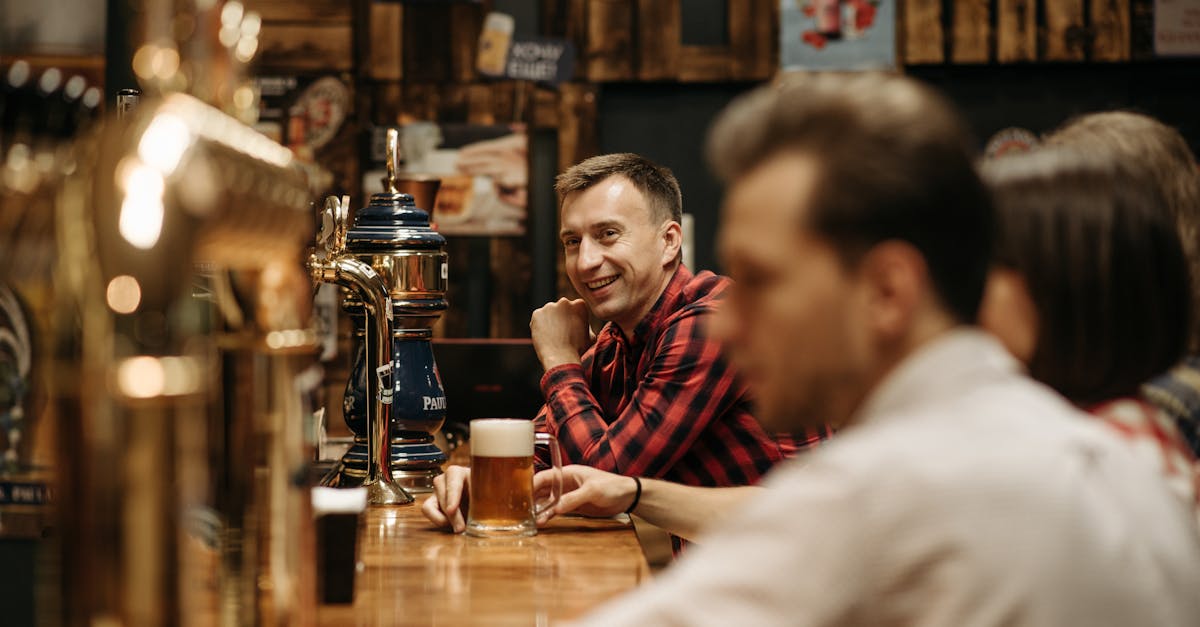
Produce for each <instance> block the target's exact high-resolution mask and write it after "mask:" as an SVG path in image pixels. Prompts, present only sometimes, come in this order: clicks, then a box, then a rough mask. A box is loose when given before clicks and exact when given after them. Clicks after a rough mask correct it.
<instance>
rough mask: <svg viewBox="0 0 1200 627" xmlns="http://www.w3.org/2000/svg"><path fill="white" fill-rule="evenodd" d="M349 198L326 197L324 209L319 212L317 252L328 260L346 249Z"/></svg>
mask: <svg viewBox="0 0 1200 627" xmlns="http://www.w3.org/2000/svg"><path fill="white" fill-rule="evenodd" d="M349 216H350V197H349V196H342V197H341V198H338V197H337V196H326V197H325V208H324V209H322V210H321V230H320V232H319V233H317V250H319V251H322V252H324V253H325V258H326V259H330V258H332V257H336V256H337V255H340V254H341V253H342V251H343V250H345V249H346V231H347V230H348V229H349V228H350V226H349Z"/></svg>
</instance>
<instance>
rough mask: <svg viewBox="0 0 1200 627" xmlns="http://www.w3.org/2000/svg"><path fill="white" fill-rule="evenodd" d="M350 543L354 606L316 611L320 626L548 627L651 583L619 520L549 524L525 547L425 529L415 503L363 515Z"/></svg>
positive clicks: (634, 540)
mask: <svg viewBox="0 0 1200 627" xmlns="http://www.w3.org/2000/svg"><path fill="white" fill-rule="evenodd" d="M358 537H359V547H358V555H359V560H360V561H361V562H362V564H363V566H364V567H365V568H364V569H363V570H362V572H360V573H358V576H357V578H356V581H355V596H354V603H353V604H352V605H322V606H320V607H319V608H318V611H317V623H318V624H319V625H325V626H329V627H333V626H338V627H342V626H344V625H413V626H416V625H422V626H425V625H463V626H470V625H487V626H489V627H490V626H493V625H544V624H556V623H558V622H561V621H563V620H567V619H570V618H575V617H578V616H580V615H581V614H583V613H585V612H586V611H587V610H589V609H592V608H594V607H595V606H596V605H598V604H600V603H602V602H604V601H606V600H608V599H611V598H612V597H614V596H616V595H618V594H620V593H621V592H624V591H626V590H628V589H630V588H633V587H636V586H637V585H639V584H641V583H642V582H644V581H646V580H648V579H649V577H650V571H649V567H648V566H647V565H646V560H645V558H644V557H643V555H642V551H641V548H640V546H639V545H638V542H637V537H636V536H635V535H634V531H633V526H632V525H631V524H629V523H628V522H625V521H619V520H593V519H585V518H558V519H555V520H552V521H551V522H550V524H549V526H548V527H546V528H544V529H542V530H541V531H540V532H539V533H538V535H537V536H534V537H532V538H523V539H513V540H489V539H479V538H470V537H466V536H463V535H454V534H449V533H446V532H444V531H441V530H439V529H435V528H433V527H432V525H431V524H430V523H429V522H428V521H427V520H425V518H424V517H423V516H422V515H421V513H420V509H419V504H418V505H410V506H405V507H395V508H371V509H369V510H368V511H367V513H366V515H365V516H363V519H362V522H361V524H360V529H359V536H358Z"/></svg>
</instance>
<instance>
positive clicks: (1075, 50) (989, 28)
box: [897, 0, 1133, 65]
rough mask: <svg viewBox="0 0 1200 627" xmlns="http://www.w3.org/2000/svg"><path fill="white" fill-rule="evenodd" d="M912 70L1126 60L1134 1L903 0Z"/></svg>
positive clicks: (903, 48)
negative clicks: (939, 66)
mask: <svg viewBox="0 0 1200 627" xmlns="http://www.w3.org/2000/svg"><path fill="white" fill-rule="evenodd" d="M900 9H901V17H900V21H899V23H898V26H897V28H898V29H899V31H900V32H899V35H900V41H901V45H900V53H901V58H902V61H903V63H904V64H906V65H924V64H936V63H946V62H950V63H971V64H982V63H993V62H994V63H1031V62H1080V61H1099V62H1121V61H1128V60H1129V59H1130V58H1131V57H1132V56H1133V52H1132V51H1131V45H1130V41H1131V21H1130V17H1131V7H1130V0H902V1H901V2H900Z"/></svg>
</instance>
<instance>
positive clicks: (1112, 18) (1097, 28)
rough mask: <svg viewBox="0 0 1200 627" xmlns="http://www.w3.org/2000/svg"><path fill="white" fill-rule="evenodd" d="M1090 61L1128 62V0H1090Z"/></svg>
mask: <svg viewBox="0 0 1200 627" xmlns="http://www.w3.org/2000/svg"><path fill="white" fill-rule="evenodd" d="M1091 9H1092V32H1093V33H1094V39H1092V60H1093V61H1128V60H1129V34H1130V31H1129V28H1130V26H1129V0H1091Z"/></svg>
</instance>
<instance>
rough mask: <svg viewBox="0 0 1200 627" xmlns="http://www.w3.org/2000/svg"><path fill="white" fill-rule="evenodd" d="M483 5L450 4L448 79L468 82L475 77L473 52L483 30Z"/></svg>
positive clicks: (477, 46) (476, 48)
mask: <svg viewBox="0 0 1200 627" xmlns="http://www.w3.org/2000/svg"><path fill="white" fill-rule="evenodd" d="M483 17H484V15H483V5H481V4H475V3H466V4H460V3H454V4H451V5H450V32H449V34H448V36H449V38H450V79H451V80H455V81H459V82H464V83H465V82H470V81H473V80H475V79H476V74H475V53H476V51H477V50H478V48H479V33H480V32H481V31H482V30H483Z"/></svg>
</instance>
